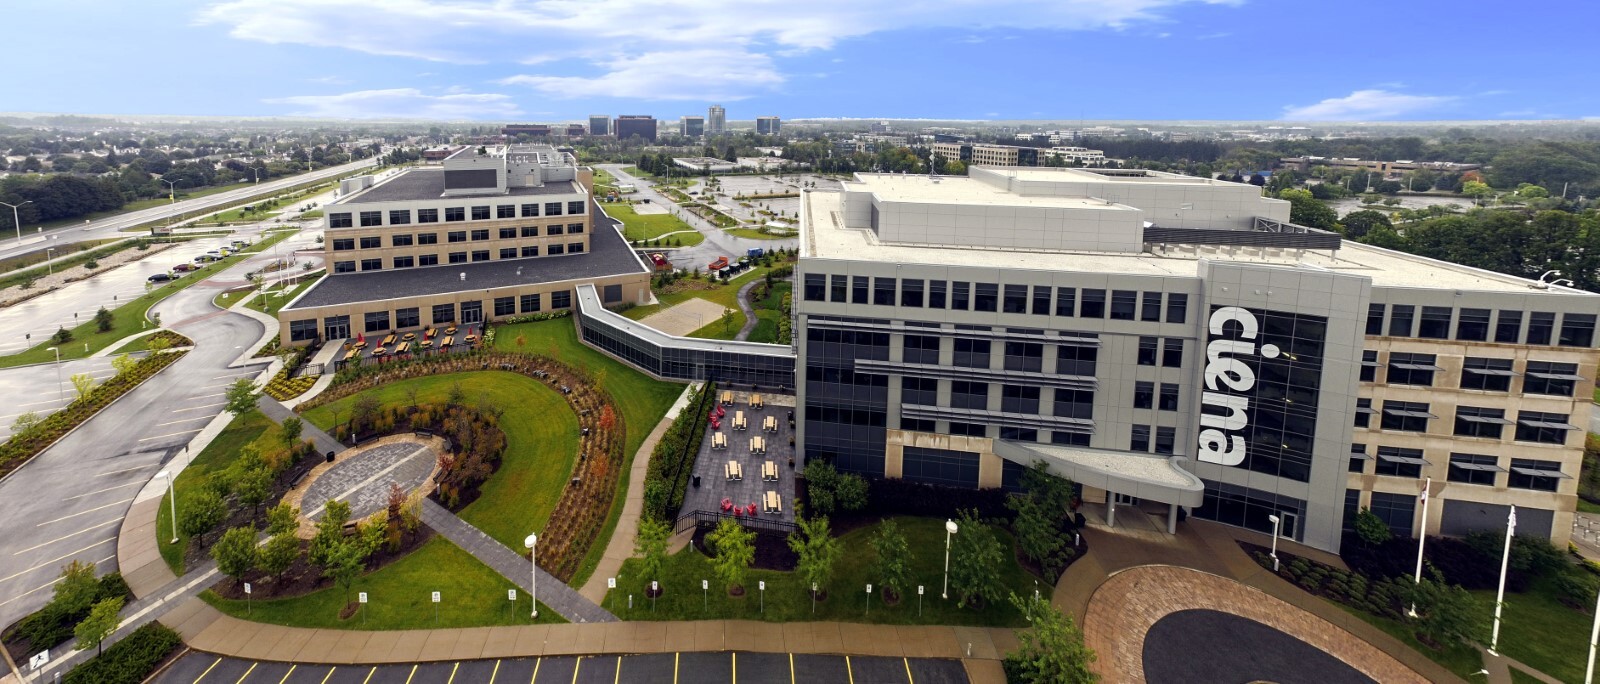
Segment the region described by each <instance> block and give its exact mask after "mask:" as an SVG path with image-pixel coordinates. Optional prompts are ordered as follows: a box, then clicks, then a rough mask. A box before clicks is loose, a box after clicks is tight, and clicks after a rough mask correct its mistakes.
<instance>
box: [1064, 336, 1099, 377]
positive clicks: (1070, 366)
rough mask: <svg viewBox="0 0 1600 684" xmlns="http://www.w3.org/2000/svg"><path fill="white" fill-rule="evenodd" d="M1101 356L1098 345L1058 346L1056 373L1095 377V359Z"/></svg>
mask: <svg viewBox="0 0 1600 684" xmlns="http://www.w3.org/2000/svg"><path fill="white" fill-rule="evenodd" d="M1099 358H1100V349H1099V348H1098V347H1077V346H1073V345H1067V344H1063V345H1061V346H1058V347H1056V373H1057V374H1059V375H1083V376H1088V377H1094V367H1095V361H1096V360H1098V359H1099Z"/></svg>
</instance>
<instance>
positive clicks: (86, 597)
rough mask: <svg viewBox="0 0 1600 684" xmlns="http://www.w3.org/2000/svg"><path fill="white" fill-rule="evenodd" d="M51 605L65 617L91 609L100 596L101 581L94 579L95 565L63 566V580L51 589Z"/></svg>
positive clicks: (75, 564)
mask: <svg viewBox="0 0 1600 684" xmlns="http://www.w3.org/2000/svg"><path fill="white" fill-rule="evenodd" d="M51 590H52V591H53V592H54V594H53V595H52V596H51V598H50V605H51V606H53V607H55V608H58V609H60V611H61V613H62V614H64V615H77V614H79V613H82V612H83V611H85V610H88V609H89V606H91V605H93V604H94V600H95V599H96V598H99V596H100V581H99V580H97V579H95V577H94V564H93V563H85V562H83V561H76V560H75V561H72V562H71V563H68V564H66V565H63V566H61V579H60V580H59V581H57V582H56V585H55V586H54V587H52V588H51Z"/></svg>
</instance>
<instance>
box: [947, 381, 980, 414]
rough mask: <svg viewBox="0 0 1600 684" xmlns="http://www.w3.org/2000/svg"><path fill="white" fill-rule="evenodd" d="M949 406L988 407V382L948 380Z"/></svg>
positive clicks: (964, 407)
mask: <svg viewBox="0 0 1600 684" xmlns="http://www.w3.org/2000/svg"><path fill="white" fill-rule="evenodd" d="M950 407H951V408H960V409H978V410H980V411H986V410H988V409H989V384H988V383H984V382H967V381H965V380H952V381H951V382H950Z"/></svg>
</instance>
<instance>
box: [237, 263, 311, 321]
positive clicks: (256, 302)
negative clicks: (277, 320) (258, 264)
mask: <svg viewBox="0 0 1600 684" xmlns="http://www.w3.org/2000/svg"><path fill="white" fill-rule="evenodd" d="M267 275H269V276H270V275H272V274H270V273H269V274H267ZM317 280H319V279H318V278H311V279H309V280H303V281H301V282H299V283H297V284H295V285H290V286H289V288H288V290H287V291H284V290H269V291H268V292H267V293H266V294H263V295H261V296H259V297H256V298H255V299H253V300H251V301H250V308H252V309H255V310H256V311H260V312H261V313H264V314H266V315H268V316H273V317H276V316H277V315H278V311H280V310H282V309H283V307H284V306H286V305H288V303H289V302H292V301H294V298H295V297H298V296H300V293H301V292H305V291H306V290H307V289H309V288H310V287H311V286H312V285H313V284H314V283H316V282H317Z"/></svg>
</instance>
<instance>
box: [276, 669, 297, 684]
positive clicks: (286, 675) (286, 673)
mask: <svg viewBox="0 0 1600 684" xmlns="http://www.w3.org/2000/svg"><path fill="white" fill-rule="evenodd" d="M297 667H300V666H299V665H290V666H289V671H288V672H285V673H283V679H280V680H278V684H283V683H284V682H287V681H289V675H292V674H294V669H295V668H297Z"/></svg>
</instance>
